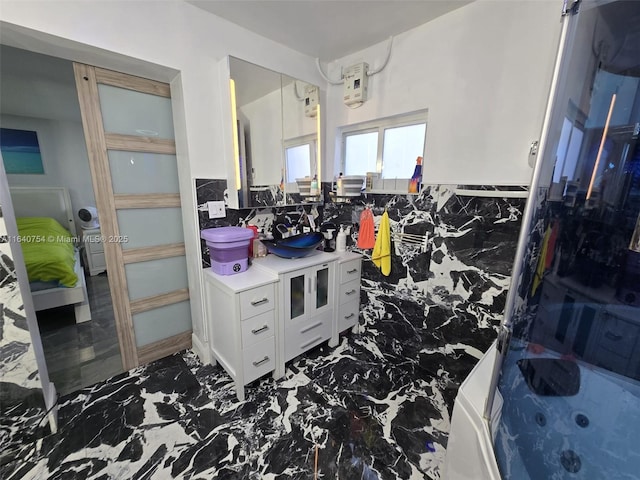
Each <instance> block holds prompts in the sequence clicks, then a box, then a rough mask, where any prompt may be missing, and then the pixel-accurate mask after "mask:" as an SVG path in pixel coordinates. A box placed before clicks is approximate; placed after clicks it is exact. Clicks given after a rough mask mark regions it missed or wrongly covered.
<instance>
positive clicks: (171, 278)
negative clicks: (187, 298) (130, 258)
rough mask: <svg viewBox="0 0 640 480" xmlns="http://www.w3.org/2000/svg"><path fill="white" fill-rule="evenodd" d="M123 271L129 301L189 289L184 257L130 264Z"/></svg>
mask: <svg viewBox="0 0 640 480" xmlns="http://www.w3.org/2000/svg"><path fill="white" fill-rule="evenodd" d="M124 270H125V274H126V276H127V288H128V290H129V298H130V299H131V300H138V299H140V298H145V297H151V296H154V295H161V294H163V293H169V292H172V291H174V290H181V289H183V288H189V282H188V280H187V268H186V259H185V257H184V256H180V257H171V258H162V259H160V260H149V261H147V262H138V263H130V264H128V265H125V266H124Z"/></svg>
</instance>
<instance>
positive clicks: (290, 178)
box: [285, 143, 311, 183]
mask: <svg viewBox="0 0 640 480" xmlns="http://www.w3.org/2000/svg"><path fill="white" fill-rule="evenodd" d="M285 155H286V157H287V183H294V182H295V181H296V178H304V177H309V176H311V146H310V145H309V144H308V143H306V144H304V145H298V146H297V147H289V148H287V149H286V151H285Z"/></svg>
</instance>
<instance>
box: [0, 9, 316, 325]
mask: <svg viewBox="0 0 640 480" xmlns="http://www.w3.org/2000/svg"><path fill="white" fill-rule="evenodd" d="M0 21H1V22H2V23H1V24H0V42H1V43H3V44H8V45H12V46H15V47H18V48H23V49H27V50H33V51H37V52H40V53H45V54H49V55H53V56H58V57H62V58H67V59H70V60H74V61H79V62H82V63H88V64H92V65H97V66H101V67H104V68H110V69H113V70H118V71H121V72H125V73H130V74H134V75H139V76H143V77H147V78H153V79H156V80H161V81H167V82H171V86H172V103H173V110H174V112H173V113H174V126H175V130H176V149H177V156H178V164H179V175H180V187H181V193H182V205H183V224H184V228H185V244H186V251H187V259H188V262H187V263H188V272H189V285H190V294H191V307H192V318H193V324H194V325H193V329H194V332H195V333H196V334H199V335H202V334H203V332H202V328H203V327H202V297H201V295H202V285H203V280H202V271H201V260H200V258H199V256H200V252H199V248H200V247H199V244H200V242H199V231H198V222H197V218H196V210H195V208H196V206H195V188H194V182H193V179H194V178H226V172H225V168H224V162H223V149H224V147H225V141H226V140H227V139H225V138H224V136H223V133H222V132H228V131H229V130H228V128H227V126H226V125H225V124H224V122H226V121H227V116H226V111H225V112H224V113H223V111H222V108H221V102H222V99H221V96H222V92H223V91H224V90H223V88H224V89H226V88H227V84H226V82H225V83H224V84H223V81H221V78H220V75H219V71H220V69H219V62H220V61H221V60H222V58H223V57H224V56H225V55H234V56H236V57H238V58H242V59H244V60H247V61H249V62H253V63H255V64H259V65H262V66H265V67H267V68H270V69H272V70H276V71H280V72H284V73H286V74H288V75H290V76H292V77H296V78H300V79H303V80H305V81H308V82H310V83H314V84H320V83H321V77H320V76H319V75H318V73H317V70H316V67H315V62H314V59H312V58H310V57H307V56H305V55H303V54H301V53H299V52H296V51H294V50H292V49H289V48H287V47H284V46H282V45H280V44H277V43H275V42H272V41H270V40H267V39H265V38H263V37H260V36H258V35H256V34H255V33H253V32H250V31H248V30H245V29H242V28H240V27H237V26H235V25H233V24H231V23H230V22H227V21H225V20H222V19H220V18H218V17H216V16H214V15H211V14H208V13H207V12H204V11H203V10H200V9H198V8H196V7H194V6H193V5H190V4H187V3H185V2H181V1H159V2H146V1H118V0H116V1H106V0H93V1H92V0H71V1H66V0H58V1H55V2H49V1H31V0H19V1H11V0H3V1H2V8H0ZM227 143H228V140H227Z"/></svg>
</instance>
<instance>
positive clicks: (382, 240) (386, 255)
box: [371, 210, 391, 277]
mask: <svg viewBox="0 0 640 480" xmlns="http://www.w3.org/2000/svg"><path fill="white" fill-rule="evenodd" d="M371 260H373V263H374V264H375V266H376V267H378V268H379V269H380V271H381V272H382V274H383V275H384V276H385V277H388V276H389V274H390V273H391V231H390V229H389V215H387V212H386V210H385V212H384V214H383V215H382V218H381V219H380V226H379V227H378V236H377V237H376V244H375V245H374V247H373V253H372V254H371Z"/></svg>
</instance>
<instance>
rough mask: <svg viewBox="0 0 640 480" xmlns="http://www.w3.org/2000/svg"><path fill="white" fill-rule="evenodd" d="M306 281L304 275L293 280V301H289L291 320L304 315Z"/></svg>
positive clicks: (291, 291) (291, 284)
mask: <svg viewBox="0 0 640 480" xmlns="http://www.w3.org/2000/svg"><path fill="white" fill-rule="evenodd" d="M304 281H305V276H304V275H299V276H297V277H293V278H292V279H291V283H290V286H291V290H290V292H289V293H290V295H291V299H290V300H289V302H290V303H289V305H290V307H291V318H296V317H299V316H300V315H304Z"/></svg>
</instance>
